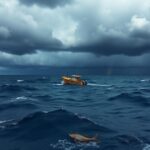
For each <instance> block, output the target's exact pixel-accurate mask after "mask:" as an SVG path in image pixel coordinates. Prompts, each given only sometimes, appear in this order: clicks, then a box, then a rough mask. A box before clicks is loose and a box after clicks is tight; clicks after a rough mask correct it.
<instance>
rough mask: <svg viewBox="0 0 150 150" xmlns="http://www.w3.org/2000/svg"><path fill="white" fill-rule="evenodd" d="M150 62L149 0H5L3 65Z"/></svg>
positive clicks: (0, 38)
mask: <svg viewBox="0 0 150 150" xmlns="http://www.w3.org/2000/svg"><path fill="white" fill-rule="evenodd" d="M45 65H46V66H150V1H149V0H132V1H131V0H9V1H7V0H0V70H4V69H5V67H9V68H10V67H11V66H45Z"/></svg>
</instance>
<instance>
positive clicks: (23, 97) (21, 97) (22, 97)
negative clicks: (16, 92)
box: [16, 96, 27, 100]
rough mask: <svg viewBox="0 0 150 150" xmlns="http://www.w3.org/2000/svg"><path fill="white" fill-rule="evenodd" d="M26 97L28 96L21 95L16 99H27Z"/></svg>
mask: <svg viewBox="0 0 150 150" xmlns="http://www.w3.org/2000/svg"><path fill="white" fill-rule="evenodd" d="M26 99H27V97H25V96H20V97H17V98H16V100H26Z"/></svg>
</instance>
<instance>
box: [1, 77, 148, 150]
mask: <svg viewBox="0 0 150 150" xmlns="http://www.w3.org/2000/svg"><path fill="white" fill-rule="evenodd" d="M83 78H84V79H86V80H87V82H88V84H87V86H83V87H81V86H69V85H66V86H64V85H63V84H62V83H61V76H60V75H57V76H42V75H41V76H33V75H30V76H23V75H22V76H21V75H20V76H17V75H16V76H11V75H10V76H0V150H150V76H142V75H141V76H134V75H132V76H127V75H126V76H123V75H120V76H118V75H113V76H109V75H108V76H102V75H86V74H85V75H84V76H83ZM69 133H79V134H82V135H87V136H89V137H92V136H95V135H97V136H98V137H97V138H98V141H99V142H98V143H97V142H90V143H75V142H73V141H72V140H71V139H70V137H69Z"/></svg>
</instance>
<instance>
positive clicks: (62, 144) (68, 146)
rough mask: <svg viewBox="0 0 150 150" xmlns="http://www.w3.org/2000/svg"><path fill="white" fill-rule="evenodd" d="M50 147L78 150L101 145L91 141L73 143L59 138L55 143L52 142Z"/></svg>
mask: <svg viewBox="0 0 150 150" xmlns="http://www.w3.org/2000/svg"><path fill="white" fill-rule="evenodd" d="M50 147H51V148H52V149H64V150H75V149H76V150H77V149H82V150H86V149H89V150H90V149H100V145H98V144H97V143H96V142H90V143H73V142H70V141H69V140H66V139H63V140H58V142H57V143H55V144H50Z"/></svg>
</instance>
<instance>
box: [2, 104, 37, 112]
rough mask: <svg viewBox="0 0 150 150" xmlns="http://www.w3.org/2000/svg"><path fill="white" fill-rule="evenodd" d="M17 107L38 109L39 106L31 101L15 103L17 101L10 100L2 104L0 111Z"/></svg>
mask: <svg viewBox="0 0 150 150" xmlns="http://www.w3.org/2000/svg"><path fill="white" fill-rule="evenodd" d="M17 108H21V109H27V110H28V109H36V108H37V106H36V105H34V104H32V103H29V102H20V103H18V102H17V103H15V102H11V103H10V102H9V103H4V104H1V105H0V112H1V111H8V110H10V109H17Z"/></svg>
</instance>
